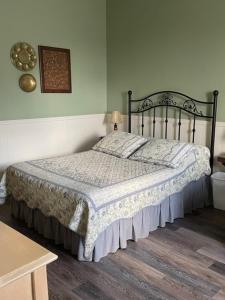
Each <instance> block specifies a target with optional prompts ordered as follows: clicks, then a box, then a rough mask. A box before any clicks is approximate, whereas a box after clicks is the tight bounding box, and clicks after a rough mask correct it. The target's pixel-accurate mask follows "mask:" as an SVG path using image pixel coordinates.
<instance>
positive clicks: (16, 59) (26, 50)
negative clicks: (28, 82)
mask: <svg viewBox="0 0 225 300" xmlns="http://www.w3.org/2000/svg"><path fill="white" fill-rule="evenodd" d="M10 56H11V60H12V63H13V65H14V66H15V67H16V68H17V69H18V70H20V71H29V70H32V69H33V68H34V67H35V66H36V63H37V56H36V52H35V50H34V48H33V47H32V46H31V45H29V44H28V43H25V42H20V43H16V44H15V45H14V46H13V47H12V48H11V52H10Z"/></svg>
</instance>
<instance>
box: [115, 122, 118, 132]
mask: <svg viewBox="0 0 225 300" xmlns="http://www.w3.org/2000/svg"><path fill="white" fill-rule="evenodd" d="M116 130H118V127H117V124H116V123H115V124H114V131H116Z"/></svg>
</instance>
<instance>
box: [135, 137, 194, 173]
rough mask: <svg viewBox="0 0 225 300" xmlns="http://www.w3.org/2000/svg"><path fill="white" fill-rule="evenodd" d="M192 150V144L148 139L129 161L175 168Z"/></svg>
mask: <svg viewBox="0 0 225 300" xmlns="http://www.w3.org/2000/svg"><path fill="white" fill-rule="evenodd" d="M192 148H193V144H187V143H182V142H179V141H175V140H165V139H150V140H149V141H148V142H147V143H146V144H145V145H144V146H142V147H141V148H140V149H138V150H137V151H136V152H135V153H134V154H132V155H131V157H130V159H132V160H138V161H142V162H146V163H154V164H157V165H163V166H167V167H171V168H177V167H179V165H180V163H181V161H182V159H183V158H184V156H185V155H186V154H187V153H188V152H189V151H191V150H192Z"/></svg>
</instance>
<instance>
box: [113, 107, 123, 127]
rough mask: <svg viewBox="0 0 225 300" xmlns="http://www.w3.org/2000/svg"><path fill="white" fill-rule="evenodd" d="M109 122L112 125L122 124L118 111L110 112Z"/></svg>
mask: <svg viewBox="0 0 225 300" xmlns="http://www.w3.org/2000/svg"><path fill="white" fill-rule="evenodd" d="M111 122H112V123H114V124H118V123H121V122H122V118H121V114H120V112H119V111H117V110H115V111H113V112H112V116H111Z"/></svg>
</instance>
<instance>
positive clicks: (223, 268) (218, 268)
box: [209, 261, 225, 276]
mask: <svg viewBox="0 0 225 300" xmlns="http://www.w3.org/2000/svg"><path fill="white" fill-rule="evenodd" d="M209 268H210V269H211V270H213V271H215V272H217V273H219V274H221V275H223V276H225V264H223V263H220V262H218V261H216V262H214V263H213V264H212V265H211V266H210V267H209Z"/></svg>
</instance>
